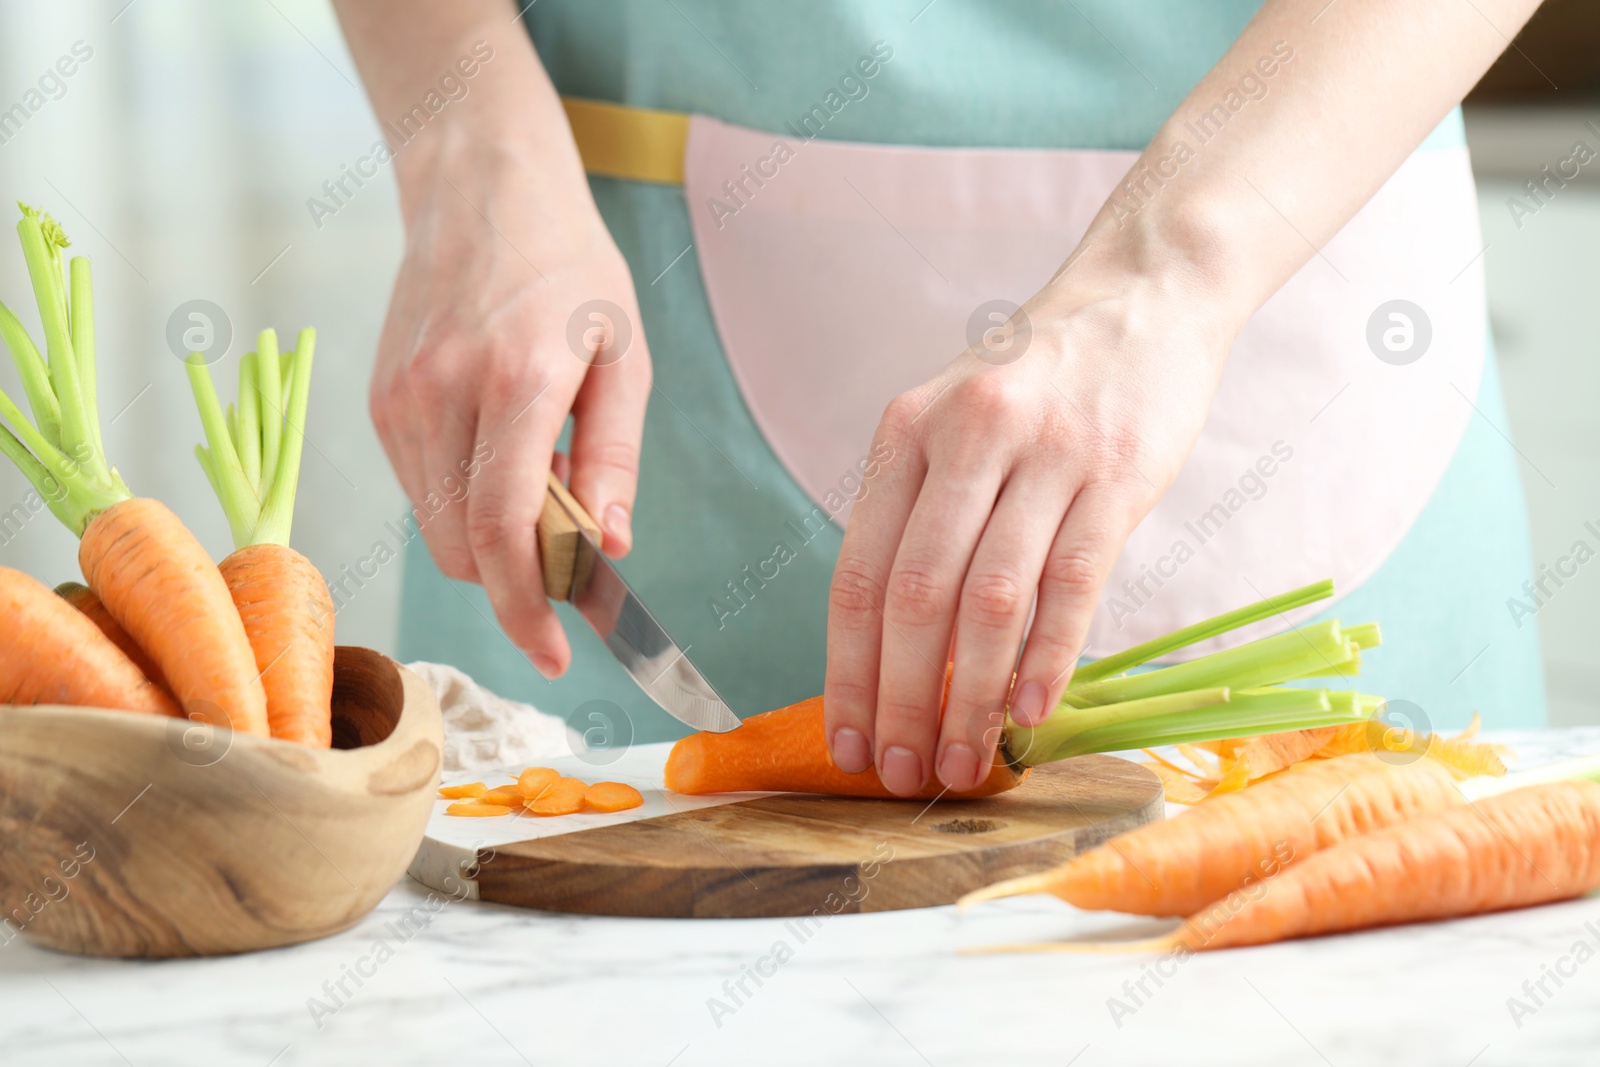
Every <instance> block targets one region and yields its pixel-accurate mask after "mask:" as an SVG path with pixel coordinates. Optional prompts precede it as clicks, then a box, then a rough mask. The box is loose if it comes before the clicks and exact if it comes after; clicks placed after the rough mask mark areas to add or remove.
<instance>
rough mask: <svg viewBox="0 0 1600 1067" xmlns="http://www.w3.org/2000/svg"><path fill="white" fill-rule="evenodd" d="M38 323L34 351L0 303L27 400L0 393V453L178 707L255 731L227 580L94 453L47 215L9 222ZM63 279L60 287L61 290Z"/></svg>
mask: <svg viewBox="0 0 1600 1067" xmlns="http://www.w3.org/2000/svg"><path fill="white" fill-rule="evenodd" d="M17 233H18V235H19V237H20V238H21V240H22V250H23V256H24V258H25V259H26V260H27V264H28V274H29V278H30V279H31V281H32V283H33V290H34V297H35V301H36V303H37V305H38V309H39V317H40V320H41V321H42V323H43V325H44V333H45V340H46V353H47V355H48V359H46V357H44V356H41V355H40V354H39V350H38V349H37V348H36V347H35V346H34V344H33V341H32V339H31V338H30V337H29V336H28V333H27V331H26V330H25V329H24V328H23V327H22V324H21V323H20V321H18V319H17V317H16V316H15V315H14V314H12V313H11V311H10V310H9V309H7V308H5V307H3V306H0V339H3V340H4V341H5V343H6V347H8V348H9V349H10V351H11V356H12V359H13V361H14V362H15V363H16V365H17V370H18V374H19V376H20V378H21V379H22V383H23V389H24V391H25V392H26V393H27V397H28V402H29V406H30V407H31V408H32V409H33V416H34V417H33V421H29V419H27V418H26V417H25V416H24V415H23V414H22V412H21V411H20V410H19V409H18V408H17V406H16V405H15V404H14V403H12V401H11V398H10V397H9V396H7V395H5V393H4V392H0V419H3V420H4V421H5V422H6V423H9V424H10V427H11V428H10V429H9V430H8V429H6V428H5V427H3V426H0V452H4V453H5V454H6V456H7V457H8V458H10V459H11V461H12V462H13V463H15V464H16V465H17V467H18V469H19V470H21V471H22V473H23V475H24V476H25V477H26V478H27V479H28V480H29V481H30V482H31V483H32V484H33V486H34V488H35V489H36V490H37V491H38V492H39V494H40V496H41V497H43V499H44V500H45V502H46V504H47V505H48V506H49V508H50V510H51V512H52V513H53V514H54V515H55V516H56V517H57V518H58V519H60V520H61V521H62V522H63V523H65V524H66V526H67V528H68V529H70V530H72V532H73V533H75V534H77V535H78V537H79V539H80V541H79V546H78V565H79V567H80V568H81V569H82V571H83V577H84V580H85V581H86V582H87V583H88V585H89V588H90V589H92V590H93V591H94V594H95V596H96V597H98V598H99V599H100V601H101V603H103V604H104V605H105V607H106V610H107V611H108V612H110V614H111V617H112V618H114V619H115V620H116V621H117V623H118V624H119V625H120V626H121V627H122V629H123V630H125V631H126V632H127V634H128V636H129V637H131V638H132V639H133V640H134V641H135V642H137V644H138V645H139V647H140V648H142V649H144V650H145V652H146V653H147V654H148V655H149V657H150V659H151V660H152V661H154V663H155V664H156V666H157V667H159V668H160V671H161V673H162V674H163V675H164V676H165V678H166V682H167V684H168V685H169V686H170V687H171V690H172V693H173V695H174V696H175V697H176V698H177V700H178V702H179V704H180V706H181V707H182V709H183V712H184V714H186V715H189V716H190V717H192V718H195V719H198V720H200V721H204V722H211V723H215V724H220V725H228V726H231V727H232V728H233V729H235V730H239V731H242V732H245V733H254V734H265V733H266V732H267V714H266V693H265V691H264V690H263V689H262V686H261V680H260V678H259V677H257V668H256V664H255V657H254V655H253V653H252V652H251V650H250V643H249V640H248V639H247V638H246V636H245V632H244V625H243V623H241V622H240V621H239V612H238V610H237V609H236V608H235V607H234V606H233V600H232V598H231V597H230V596H229V594H228V587H227V585H226V583H225V582H224V581H223V579H222V575H221V574H220V573H218V571H217V569H216V567H215V566H213V565H212V563H211V559H210V557H209V556H207V555H206V552H205V549H204V548H203V547H202V546H201V545H200V542H199V541H197V540H196V539H195V537H194V535H193V534H191V533H190V532H189V531H188V530H187V529H185V528H184V526H183V524H182V523H181V522H179V521H178V519H177V516H175V515H173V514H172V512H171V511H169V510H167V508H166V507H165V506H164V505H162V504H161V503H160V502H158V501H155V500H147V499H141V498H137V497H135V496H134V495H133V493H132V492H131V491H129V489H128V487H127V485H126V483H124V482H123V480H122V476H121V475H120V474H118V473H117V470H116V468H114V467H113V466H111V465H110V463H109V462H108V461H107V459H106V455H105V448H104V446H103V444H102V442H101V434H100V423H99V414H98V408H97V403H96V399H95V384H94V383H95V370H94V367H95V352H94V328H93V296H92V292H91V286H90V277H89V261H88V260H87V259H84V258H83V257H81V256H79V257H74V259H73V260H72V263H71V266H70V284H69V281H68V278H67V276H66V275H65V274H64V265H63V262H62V256H61V251H62V249H63V248H65V247H66V246H67V243H68V242H67V239H66V235H65V234H63V233H62V231H61V227H60V226H59V225H57V224H56V223H55V221H54V220H53V219H51V218H50V217H49V216H48V215H43V214H40V213H39V212H37V211H34V210H33V209H32V208H27V207H24V208H23V217H22V220H21V221H20V222H18V223H17ZM69 289H70V292H69Z"/></svg>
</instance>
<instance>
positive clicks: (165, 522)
mask: <svg viewBox="0 0 1600 1067" xmlns="http://www.w3.org/2000/svg"><path fill="white" fill-rule="evenodd" d="M78 566H79V567H81V568H82V569H83V577H84V580H85V581H87V582H88V583H89V588H91V589H93V590H94V591H95V593H96V595H98V596H99V597H100V599H101V601H102V602H103V603H104V604H105V606H106V609H107V610H108V611H110V612H111V614H112V616H113V617H114V618H115V619H116V620H117V622H119V623H121V624H122V627H123V628H124V629H125V630H127V632H128V634H129V635H130V636H131V637H132V638H133V639H134V640H135V641H137V642H138V643H139V646H140V647H141V648H143V649H144V650H145V651H146V652H148V653H149V654H150V658H151V659H153V660H154V661H155V662H156V663H157V664H158V665H159V666H160V667H161V671H162V673H163V674H164V675H166V678H167V682H168V684H169V685H170V686H171V687H172V692H173V695H174V696H176V697H177V698H178V702H179V703H180V704H181V705H182V706H183V710H184V713H185V714H186V715H188V716H189V717H190V718H192V719H196V720H198V721H200V722H209V723H212V724H213V725H217V726H231V727H232V728H233V729H235V730H240V731H243V732H245V733H251V734H262V735H264V734H266V733H267V699H266V693H265V692H264V691H263V690H262V687H261V679H260V676H259V674H258V672H257V668H256V661H255V656H254V655H253V654H252V652H251V650H250V642H249V640H248V639H247V638H246V637H245V632H244V624H243V623H241V622H240V621H239V612H238V609H236V608H235V607H234V605H233V598H232V597H231V596H230V595H229V593H228V586H227V584H226V583H225V582H224V581H223V580H222V575H221V574H220V573H218V571H217V568H216V565H215V564H213V563H212V562H211V557H210V556H209V555H208V554H207V553H206V550H205V548H204V547H202V546H201V544H200V542H199V541H197V540H195V538H194V535H193V534H191V533H190V532H189V531H188V529H187V528H185V527H184V525H183V523H181V522H180V521H178V517H177V516H176V515H174V514H173V513H172V512H171V511H169V510H168V509H167V507H166V505H165V504H162V503H161V502H160V501H159V500H149V499H144V498H139V497H135V498H133V499H131V500H126V501H123V502H122V503H120V504H116V505H114V506H113V507H110V508H108V509H106V510H105V511H102V512H100V513H99V514H97V515H96V516H95V517H94V518H93V519H91V520H90V522H89V525H88V528H87V529H85V530H84V532H83V539H82V541H80V542H79V544H78Z"/></svg>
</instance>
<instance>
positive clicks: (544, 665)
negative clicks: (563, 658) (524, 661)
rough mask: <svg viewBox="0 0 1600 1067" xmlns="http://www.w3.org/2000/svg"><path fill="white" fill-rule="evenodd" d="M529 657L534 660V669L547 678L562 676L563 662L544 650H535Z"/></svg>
mask: <svg viewBox="0 0 1600 1067" xmlns="http://www.w3.org/2000/svg"><path fill="white" fill-rule="evenodd" d="M528 658H529V659H531V660H532V661H533V669H534V670H536V671H538V672H539V673H540V674H542V675H544V676H545V677H546V678H558V677H560V676H561V664H560V663H558V662H556V660H554V659H552V658H551V657H550V656H547V655H545V654H544V653H543V652H535V653H533V654H532V655H530V656H529V657H528Z"/></svg>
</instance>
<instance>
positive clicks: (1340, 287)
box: [685, 116, 1486, 655]
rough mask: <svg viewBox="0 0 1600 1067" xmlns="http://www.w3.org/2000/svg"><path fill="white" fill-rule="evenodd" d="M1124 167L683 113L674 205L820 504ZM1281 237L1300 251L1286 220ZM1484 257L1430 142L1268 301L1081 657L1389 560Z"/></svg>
mask: <svg viewBox="0 0 1600 1067" xmlns="http://www.w3.org/2000/svg"><path fill="white" fill-rule="evenodd" d="M1136 156H1137V154H1136V153H1134V152H1111V151H1079V150H1060V149H1049V150H1039V149H992V148H981V149H946V148H919V147H902V146H878V145H861V144H850V143H842V142H828V141H820V140H819V141H809V142H808V141H803V140H799V139H797V138H793V137H775V136H774V135H772V134H769V133H763V132H760V131H756V130H749V129H744V128H741V127H735V126H730V125H728V124H726V123H722V122H719V121H716V120H714V119H708V118H704V117H701V116H696V117H694V118H693V119H692V120H691V122H690V128H689V143H688V153H687V158H686V161H685V170H686V178H685V192H686V197H687V201H688V206H689V212H690V218H691V220H692V225H693V229H694V235H695V245H696V249H697V251H698V257H699V261H700V266H701V270H702V272H703V274H704V279H705V286H706V291H707V295H708V298H709V300H710V305H711V311H712V314H713V316H714V318H715V320H716V324H717V330H718V333H719V336H720V338H721V341H722V345H723V349H724V351H725V352H726V353H727V358H728V361H729V364H730V366H731V368H732V371H733V374H734V377H735V379H736V380H737V382H738V384H739V387H740V389H741V391H742V393H743V395H744V398H745V401H746V403H747V404H748V406H749V409H750V412H751V414H752V416H753V417H754V419H755V421H756V424H757V425H758V426H759V427H760V429H761V431H762V433H763V434H764V435H765V436H766V438H767V441H768V442H769V444H770V445H771V446H772V448H773V450H774V452H775V453H776V454H777V456H778V458H779V460H780V461H781V462H783V464H784V465H785V466H786V467H787V468H788V470H789V471H790V473H791V474H792V475H793V476H794V478H795V479H796V481H797V482H798V483H799V484H800V485H801V486H802V487H803V488H804V489H805V490H806V492H807V494H808V495H810V496H811V497H812V499H814V500H816V501H817V502H818V504H819V506H822V507H824V509H825V510H827V511H828V512H829V513H830V514H832V515H834V517H835V518H836V519H837V520H838V521H840V522H841V523H842V522H844V521H846V519H847V517H848V511H849V508H850V504H851V502H852V495H853V493H854V492H855V491H856V489H855V487H856V486H858V485H859V477H860V471H861V469H862V467H863V466H864V465H867V464H868V463H870V456H869V452H870V449H871V442H872V434H873V432H874V430H875V429H876V428H877V425H878V421H879V419H880V418H881V416H882V414H883V409H884V405H885V404H887V403H888V401H889V400H890V399H891V398H892V397H894V396H895V395H896V394H897V393H900V392H902V391H904V390H906V389H909V388H911V387H913V386H915V385H917V384H919V383H921V382H923V381H926V380H927V379H928V378H930V377H932V376H933V375H934V374H935V373H936V372H937V371H938V370H939V369H940V368H942V367H943V366H944V365H945V364H946V363H948V362H949V361H950V360H951V359H952V358H954V357H955V356H956V355H957V354H959V353H960V352H961V351H962V350H963V349H965V348H966V347H967V344H968V340H967V330H968V320H969V318H970V317H971V316H972V314H973V311H974V309H976V308H977V307H978V306H979V305H981V304H983V303H985V302H986V301H991V300H995V299H1005V300H1009V301H1011V302H1013V303H1021V302H1022V301H1024V300H1025V299H1027V298H1028V297H1029V296H1031V295H1032V294H1033V293H1034V292H1036V291H1037V290H1038V289H1039V288H1040V287H1041V286H1043V285H1044V284H1045V282H1046V281H1048V280H1049V278H1050V277H1051V276H1052V275H1053V274H1054V273H1055V271H1056V270H1057V269H1058V268H1059V267H1060V265H1061V263H1062V261H1063V260H1064V259H1065V258H1066V257H1067V255H1069V254H1070V253H1071V251H1072V249H1073V247H1074V246H1075V245H1076V243H1077V241H1078V240H1079V238H1080V237H1081V236H1082V234H1083V232H1084V230H1085V229H1086V228H1087V226H1088V224H1089V221H1090V219H1091V218H1093V216H1094V213H1095V212H1096V211H1097V210H1098V209H1099V207H1100V205H1101V204H1102V203H1103V202H1104V201H1105V199H1106V197H1107V196H1108V195H1109V194H1110V193H1111V191H1112V189H1113V188H1114V187H1115V186H1116V184H1117V182H1118V181H1119V180H1121V179H1122V177H1123V176H1124V174H1125V173H1126V171H1127V169H1128V167H1129V166H1130V165H1131V164H1132V162H1133V160H1134V159H1135V158H1136ZM1179 180H1181V177H1180V179H1179ZM1282 239H1283V240H1285V241H1301V240H1302V239H1301V238H1300V237H1299V236H1298V235H1297V234H1296V233H1295V231H1294V230H1293V228H1292V227H1291V226H1290V225H1289V224H1288V223H1287V222H1285V224H1284V227H1283V237H1282ZM1482 247H1483V245H1482V239H1481V236H1480V234H1479V230H1478V215H1477V200H1476V191H1475V188H1474V186H1473V182H1472V176H1471V170H1470V166H1469V162H1468V158H1467V153H1466V150H1465V149H1449V150H1441V151H1430V152H1419V153H1417V154H1415V155H1413V156H1412V157H1411V158H1410V159H1409V160H1408V161H1407V162H1406V163H1405V164H1404V165H1403V166H1402V167H1401V168H1400V170H1399V171H1398V172H1397V173H1396V174H1395V176H1394V177H1393V178H1392V179H1391V180H1390V181H1389V182H1388V183H1387V184H1386V185H1385V186H1384V187H1383V188H1382V189H1381V190H1380V191H1379V192H1378V194H1377V195H1376V196H1374V197H1373V199H1372V200H1371V201H1370V202H1369V203H1368V204H1367V205H1366V206H1365V207H1364V208H1363V209H1362V210H1361V211H1360V212H1359V213H1358V214H1357V216H1356V217H1355V218H1354V219H1352V220H1351V222H1350V223H1349V224H1348V225H1347V226H1346V227H1345V228H1344V229H1343V230H1342V231H1340V232H1339V233H1338V234H1337V235H1336V236H1335V237H1334V238H1333V240H1331V241H1329V242H1328V244H1327V245H1326V247H1325V248H1323V249H1322V251H1321V252H1320V254H1318V255H1316V256H1313V257H1312V259H1311V260H1310V262H1309V263H1308V264H1307V265H1306V266H1305V267H1304V268H1303V269H1302V270H1301V271H1300V272H1299V273H1298V274H1296V275H1295V276H1294V277H1293V278H1291V279H1290V280H1289V282H1288V283H1286V284H1285V285H1284V287H1283V288H1282V289H1281V290H1279V292H1278V293H1277V294H1276V295H1274V296H1273V297H1272V299H1270V300H1269V301H1268V302H1267V303H1266V304H1265V305H1264V306H1263V307H1262V308H1261V310H1260V311H1259V312H1257V314H1256V315H1255V316H1254V317H1253V318H1252V319H1251V320H1250V322H1249V323H1248V324H1247V325H1246V326H1245V328H1244V329H1243V330H1242V331H1241V332H1240V334H1239V337H1238V338H1237V340H1236V341H1235V343H1234V346H1233V349H1232V351H1231V352H1230V354H1229V358H1228V366H1227V369H1226V371H1225V372H1224V375H1223V379H1222V383H1221V386H1220V387H1219V389H1218V392H1217V396H1216V399H1215V401H1214V403H1213V405H1212V408H1211V411H1210V414H1209V416H1208V419H1207V422H1206V425H1205V429H1204V430H1203V432H1202V434H1201V437H1200V440H1199V442H1198V443H1197V445H1196V446H1195V450H1194V452H1193V454H1192V455H1191V456H1190V458H1189V461H1188V462H1187V464H1186V465H1185V466H1184V468H1183V470H1182V471H1181V472H1180V474H1179V475H1178V478H1177V480H1176V482H1174V484H1173V486H1172V488H1171V490H1170V491H1169V492H1168V493H1167V494H1166V496H1164V497H1163V498H1162V500H1161V501H1160V503H1158V504H1157V506H1156V507H1155V509H1154V510H1153V511H1152V512H1151V513H1150V514H1149V515H1148V516H1147V517H1146V518H1145V520H1144V521H1143V522H1142V523H1141V524H1140V525H1139V527H1138V528H1137V529H1136V530H1135V531H1134V532H1133V535H1132V536H1131V537H1130V538H1129V540H1128V544H1127V548H1126V550H1125V551H1124V552H1123V555H1122V557H1121V559H1120V560H1119V561H1118V563H1117V565H1116V567H1115V569H1114V570H1113V573H1112V575H1111V578H1110V580H1109V582H1108V583H1107V587H1106V591H1105V594H1104V596H1103V602H1102V606H1101V610H1100V611H1099V612H1098V613H1097V615H1096V619H1095V623H1094V627H1093V629H1092V631H1091V633H1090V635H1089V648H1088V651H1089V652H1090V654H1092V655H1103V654H1105V653H1106V652H1109V651H1113V650H1115V649H1117V648H1122V647H1125V646H1127V645H1130V644H1134V643H1137V642H1139V641H1143V640H1146V639H1148V638H1151V637H1154V636H1157V635H1159V634H1161V633H1164V632H1166V631H1168V630H1171V629H1174V628H1176V627H1178V626H1181V625H1185V624H1187V623H1189V622H1193V621H1195V620H1196V619H1198V618H1202V617H1205V616H1208V615H1212V614H1216V613H1219V612H1222V611H1226V610H1228V609H1230V608H1233V607H1237V606H1238V605H1239V604H1241V603H1244V602H1246V601H1249V600H1253V599H1256V598H1257V597H1258V596H1265V595H1269V594H1271V593H1275V592H1281V591H1283V590H1285V589H1289V588H1291V587H1294V586H1297V585H1302V584H1304V583H1306V582H1310V581H1315V580H1317V579H1320V578H1325V577H1331V578H1333V579H1334V581H1335V583H1336V585H1337V587H1338V588H1339V589H1340V591H1341V592H1349V591H1350V590H1351V589H1354V588H1356V587H1357V586H1359V585H1360V584H1361V583H1362V582H1363V581H1365V580H1366V579H1367V578H1368V577H1370V576H1371V575H1372V573H1373V572H1374V571H1376V570H1377V568H1378V567H1379V565H1381V564H1382V562H1383V561H1384V560H1385V559H1386V558H1387V557H1388V555H1389V554H1390V552H1392V551H1393V550H1394V547H1395V546H1396V545H1397V544H1398V543H1399V542H1400V540H1401V539H1402V538H1403V537H1404V536H1405V533H1406V531H1407V530H1408V529H1409V528H1410V526H1411V524H1412V523H1413V522H1414V521H1415V520H1416V518H1417V516H1418V514H1419V513H1420V512H1421V510H1422V508H1423V506H1424V505H1425V504H1426V502H1427V500H1428V497H1429V495H1430V494H1431V493H1432V491H1433V488H1434V486H1435V485H1436V484H1437V483H1438V481H1439V478H1440V477H1441V476H1442V474H1443V473H1444V470H1445V467H1446V466H1447V465H1448V464H1449V462H1450V459H1451V457H1452V455H1453V454H1454V452H1455V448H1456V444H1457V442H1458V441H1459V440H1460V437H1461V434H1462V431H1463V430H1464V429H1465V427H1466V423H1467V420H1468V419H1469V418H1471V417H1474V416H1473V403H1474V401H1475V399H1476V396H1477V390H1478V382H1479V378H1480V376H1481V374H1482V369H1483V359H1484V351H1485V337H1486V326H1485V311H1484V295H1483V276H1482V268H1481V264H1480V263H1479V262H1478V258H1477V257H1478V256H1479V255H1480V253H1481V250H1482ZM1396 301H1403V302H1405V303H1404V304H1397V303H1395V302H1396ZM1418 309H1420V310H1421V314H1420V315H1419V314H1418V313H1417V311H1418ZM1393 315H1399V316H1400V317H1399V318H1394V317H1392V316H1393ZM1369 337H1370V343H1369ZM1419 353H1420V354H1419ZM1380 356H1381V358H1380ZM1320 607H1321V606H1320V605H1319V608H1320ZM1315 610H1318V609H1317V608H1311V609H1302V610H1301V611H1300V612H1298V613H1290V614H1289V616H1288V621H1291V622H1292V621H1296V620H1298V619H1299V618H1303V617H1306V616H1307V615H1309V614H1311V613H1313V612H1314V611H1315ZM1282 627H1283V622H1282V621H1273V622H1269V623H1263V624H1261V626H1260V628H1259V629H1260V631H1262V632H1264V631H1267V630H1277V629H1282ZM1252 636H1253V635H1252ZM1237 639H1238V638H1234V640H1237ZM1206 650H1208V649H1206V648H1201V649H1197V650H1196V651H1206Z"/></svg>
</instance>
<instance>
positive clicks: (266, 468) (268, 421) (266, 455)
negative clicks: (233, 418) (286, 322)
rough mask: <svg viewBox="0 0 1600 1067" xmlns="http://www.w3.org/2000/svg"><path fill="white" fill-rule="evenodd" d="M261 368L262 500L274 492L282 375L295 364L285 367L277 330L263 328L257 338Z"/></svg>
mask: <svg viewBox="0 0 1600 1067" xmlns="http://www.w3.org/2000/svg"><path fill="white" fill-rule="evenodd" d="M256 353H257V355H256V358H257V360H259V369H258V373H257V374H256V386H257V388H258V389H259V390H260V394H261V396H260V399H261V404H260V407H261V472H262V481H261V486H260V489H261V499H262V500H265V499H267V496H268V495H269V494H270V493H271V492H272V479H273V477H274V476H275V475H276V474H277V472H278V452H279V450H280V448H281V446H282V443H283V393H284V389H283V383H284V380H285V379H284V378H283V374H284V372H285V371H287V370H292V369H293V365H292V363H291V365H290V366H288V367H286V366H283V364H282V362H281V360H280V357H279V354H278V332H277V331H276V330H262V331H261V333H260V335H259V336H257V338H256Z"/></svg>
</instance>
